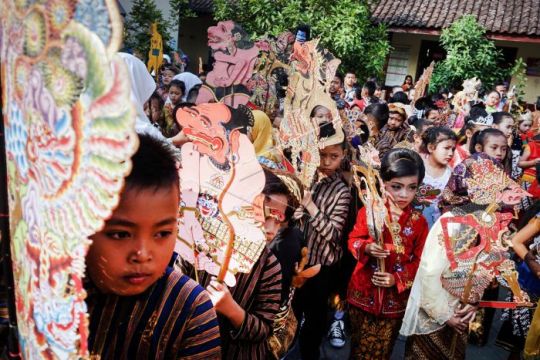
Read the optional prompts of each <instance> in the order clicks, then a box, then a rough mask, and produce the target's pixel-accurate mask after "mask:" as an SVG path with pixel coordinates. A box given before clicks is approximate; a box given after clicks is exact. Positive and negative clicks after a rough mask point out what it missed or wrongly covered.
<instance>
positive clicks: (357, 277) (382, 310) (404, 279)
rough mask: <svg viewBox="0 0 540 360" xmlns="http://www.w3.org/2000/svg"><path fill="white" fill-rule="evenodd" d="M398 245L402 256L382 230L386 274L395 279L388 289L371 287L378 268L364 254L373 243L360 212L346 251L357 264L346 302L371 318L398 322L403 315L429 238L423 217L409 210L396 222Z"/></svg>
mask: <svg viewBox="0 0 540 360" xmlns="http://www.w3.org/2000/svg"><path fill="white" fill-rule="evenodd" d="M399 225H400V226H401V232H400V235H401V241H402V243H403V246H404V247H405V253H404V254H397V253H396V252H395V251H393V248H394V245H393V241H392V236H391V235H390V231H389V230H388V229H387V228H386V226H385V227H384V230H383V238H384V244H385V249H387V250H390V251H391V252H390V255H389V256H388V257H387V258H386V259H385V270H386V272H389V273H391V274H393V275H394V279H395V280H396V284H395V285H394V286H393V287H391V288H382V287H377V286H375V285H373V283H372V282H371V278H372V277H373V273H374V272H375V271H376V268H377V259H375V258H373V257H371V256H369V255H367V254H366V253H365V249H366V246H367V245H368V244H371V243H373V242H374V240H373V239H372V238H371V237H370V236H369V232H368V227H367V222H366V209H365V208H362V209H361V210H360V211H359V212H358V215H357V217H356V224H355V225H354V228H353V230H352V232H351V233H350V235H349V251H351V252H352V254H353V256H354V257H355V258H356V259H357V260H358V263H357V264H356V268H355V269H354V272H353V274H352V277H351V280H350V282H349V288H348V291H347V300H348V302H349V303H350V304H351V305H353V306H356V307H359V308H360V309H362V310H364V311H366V312H369V313H371V314H373V315H377V316H382V317H387V318H400V317H402V316H403V314H404V313H405V308H406V306H407V299H408V297H409V290H410V288H411V286H412V283H413V280H414V277H415V275H416V271H417V270H418V266H419V264H420V257H421V256H422V250H423V249H424V243H425V241H426V237H427V234H428V231H429V229H428V224H427V221H426V219H425V218H424V216H422V214H421V213H420V212H418V211H416V210H412V208H411V207H410V206H408V207H407V208H406V209H405V210H404V211H403V214H402V215H401V217H400V218H399Z"/></svg>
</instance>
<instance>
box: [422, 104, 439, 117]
mask: <svg viewBox="0 0 540 360" xmlns="http://www.w3.org/2000/svg"><path fill="white" fill-rule="evenodd" d="M432 111H436V112H437V113H438V112H439V110H437V109H436V108H432V107H428V108H426V110H425V112H424V117H425V118H426V119H427V118H428V117H429V113H430V112H432Z"/></svg>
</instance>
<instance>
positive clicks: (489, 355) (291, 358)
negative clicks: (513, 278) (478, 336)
mask: <svg viewBox="0 0 540 360" xmlns="http://www.w3.org/2000/svg"><path fill="white" fill-rule="evenodd" d="M501 293H502V291H501ZM500 317H501V311H500V310H497V312H496V313H495V316H494V322H493V326H492V328H491V331H490V338H489V341H488V343H487V345H486V346H483V347H478V346H474V345H468V347H467V359H470V360H506V359H507V358H508V355H509V352H508V351H506V350H504V349H502V348H500V347H498V346H496V345H495V339H496V337H497V334H498V333H499V329H500V327H501V322H500V320H499V319H500ZM349 352H350V341H349V339H347V343H346V344H345V347H343V348H342V349H336V348H334V347H332V346H331V345H330V343H328V341H325V342H324V343H323V345H322V348H321V359H324V360H338V359H339V360H342V359H348V358H349ZM404 352H405V338H403V337H401V336H400V338H399V339H398V341H397V343H396V346H395V347H394V352H393V354H392V360H400V359H403V354H404ZM286 360H301V358H300V354H299V351H298V349H297V348H293V349H292V350H291V352H290V353H289V355H288V356H287V357H286Z"/></svg>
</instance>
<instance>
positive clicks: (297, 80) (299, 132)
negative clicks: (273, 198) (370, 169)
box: [278, 39, 344, 188]
mask: <svg viewBox="0 0 540 360" xmlns="http://www.w3.org/2000/svg"><path fill="white" fill-rule="evenodd" d="M318 43H319V40H318V39H315V40H311V41H306V42H300V41H295V43H294V45H293V52H292V54H291V63H290V73H289V87H288V89H287V96H286V98H285V104H284V118H283V120H282V122H281V124H280V129H279V139H278V140H279V145H280V148H281V149H282V150H285V149H288V150H290V151H291V162H292V167H293V168H294V169H295V172H296V175H297V176H298V178H299V179H300V181H301V182H302V183H303V184H304V186H306V187H308V188H309V187H310V186H311V182H312V180H313V177H314V175H315V172H316V170H317V167H318V166H319V162H320V158H319V149H321V148H324V147H326V146H329V145H335V144H339V143H341V142H342V141H343V140H344V133H343V129H342V128H341V118H340V114H339V112H338V109H337V107H336V104H335V101H334V100H333V99H332V98H331V97H330V94H329V88H330V82H331V81H332V79H333V78H334V75H335V73H336V70H337V67H338V66H339V64H340V60H339V59H337V58H334V56H333V55H332V54H330V53H329V52H328V51H327V50H324V49H321V48H319V47H318ZM317 110H319V111H322V112H324V113H325V114H326V119H324V120H319V118H317V117H315V112H316V111H317ZM322 128H325V129H326V130H327V131H325V133H326V134H321V129H322Z"/></svg>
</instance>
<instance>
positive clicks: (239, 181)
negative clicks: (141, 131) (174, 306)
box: [176, 135, 266, 286]
mask: <svg viewBox="0 0 540 360" xmlns="http://www.w3.org/2000/svg"><path fill="white" fill-rule="evenodd" d="M234 166H235V172H236V174H235V175H234V178H233V179H232V182H231V185H230V187H229V188H228V190H227V192H226V193H225V194H224V197H223V201H222V210H223V212H221V211H220V210H219V208H218V203H217V201H218V199H219V197H220V194H221V193H222V191H223V190H224V187H225V184H227V183H228V182H229V181H231V176H232V173H231V172H225V171H221V170H219V169H217V168H216V167H215V166H214V165H213V164H212V162H211V161H210V159H209V157H208V156H206V155H202V154H200V153H199V152H198V151H197V150H196V147H195V145H193V144H192V143H188V144H186V145H184V146H183V147H182V170H181V198H182V203H181V210H180V211H181V213H182V214H183V216H182V217H181V218H180V222H179V241H178V242H177V245H176V251H177V252H178V253H179V254H180V256H182V257H183V258H184V259H185V260H187V261H189V262H190V263H192V264H193V265H194V266H195V268H196V269H197V270H204V271H206V272H208V273H210V274H212V275H216V276H217V275H218V273H219V270H220V268H221V265H222V263H223V257H224V254H225V248H226V246H227V242H228V241H229V236H228V227H227V225H226V224H225V222H224V221H223V213H224V214H226V216H227V218H228V219H229V221H230V222H231V224H232V226H233V228H234V231H235V238H234V248H233V254H232V259H231V262H230V264H229V268H228V272H227V275H226V277H225V282H226V283H227V285H229V286H234V285H235V283H236V279H235V277H234V274H236V273H237V272H243V273H248V272H249V271H250V270H251V268H252V267H253V265H254V264H255V262H256V261H257V260H258V258H259V256H260V254H261V252H262V250H263V248H264V246H265V244H266V241H265V236H264V233H263V230H262V224H261V222H259V221H257V220H256V219H255V215H254V212H255V209H254V208H255V206H256V203H257V197H258V196H259V194H260V193H261V191H262V189H263V187H264V173H263V171H262V168H261V166H260V165H259V163H258V161H257V158H256V155H255V150H254V149H253V145H252V144H251V142H250V141H249V139H248V138H247V136H245V135H240V138H239V150H238V154H237V156H236V163H235V165H234Z"/></svg>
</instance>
